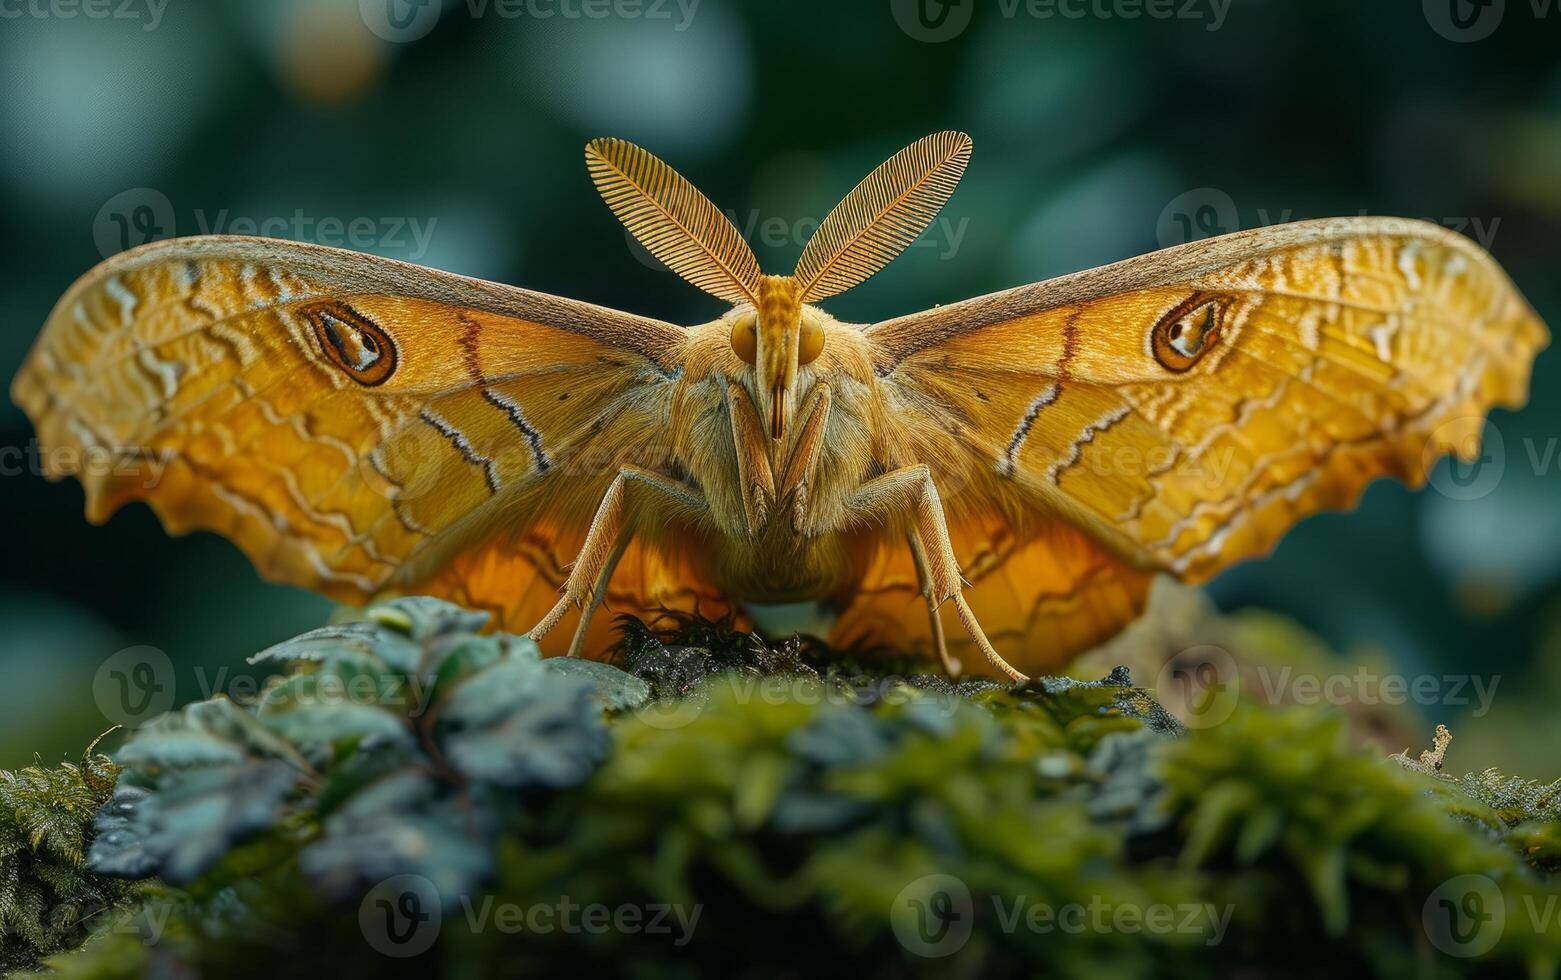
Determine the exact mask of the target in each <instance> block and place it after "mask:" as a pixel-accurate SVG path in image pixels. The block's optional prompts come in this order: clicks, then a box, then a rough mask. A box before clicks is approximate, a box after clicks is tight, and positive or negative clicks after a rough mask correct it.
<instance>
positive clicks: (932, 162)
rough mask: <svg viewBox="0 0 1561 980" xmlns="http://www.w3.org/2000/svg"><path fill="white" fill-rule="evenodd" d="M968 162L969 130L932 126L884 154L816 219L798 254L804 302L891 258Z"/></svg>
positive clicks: (934, 211) (939, 204) (943, 199)
mask: <svg viewBox="0 0 1561 980" xmlns="http://www.w3.org/2000/svg"><path fill="white" fill-rule="evenodd" d="M969 162H970V137H969V136H966V135H965V134H964V133H960V132H953V131H949V132H942V133H933V134H932V135H931V136H925V137H923V138H921V139H919V140H917V141H916V142H914V143H912V144H911V145H910V146H907V147H906V148H905V149H903V150H901V151H900V152H898V153H896V154H895V155H894V156H892V157H890V158H889V159H888V160H885V161H884V162H883V163H882V164H880V165H879V166H878V169H876V170H874V171H873V172H872V173H870V174H868V175H867V177H866V179H864V180H863V181H862V182H861V183H860V184H857V185H856V187H855V188H854V189H853V190H852V191H851V193H849V194H847V195H846V196H845V199H844V200H842V201H841V202H840V203H839V204H837V205H835V209H834V210H833V211H831V212H829V217H827V218H825V219H824V222H823V224H821V225H819V228H818V231H816V232H815V233H814V234H813V237H812V238H811V239H809V241H808V244H807V247H806V248H804V249H803V250H802V258H801V259H799V260H798V261H797V271H796V273H795V275H796V278H797V280H798V282H799V283H800V284H801V287H802V301H803V302H804V303H810V302H813V301H814V300H820V299H823V298H825V297H826V296H833V295H835V294H836V293H843V292H845V291H846V290H847V289H850V288H851V287H852V286H855V285H857V284H858V283H860V282H862V281H863V280H865V279H867V278H868V277H869V276H871V275H873V274H874V273H876V272H877V271H878V270H880V269H882V268H883V267H884V266H886V265H888V264H889V263H890V262H891V261H893V259H894V257H895V256H897V255H899V254H900V253H901V252H903V251H905V249H906V248H908V247H909V246H910V244H911V242H913V241H915V240H916V236H917V235H920V234H921V233H922V231H923V230H924V229H925V228H926V227H927V226H928V225H929V224H931V223H932V219H933V218H935V217H937V215H938V212H939V211H940V210H942V208H943V205H944V204H945V203H947V202H948V199H949V196H950V195H951V194H953V193H954V188H955V187H956V186H957V185H958V184H959V178H960V177H962V176H963V175H964V173H965V165H966V164H968V163H969Z"/></svg>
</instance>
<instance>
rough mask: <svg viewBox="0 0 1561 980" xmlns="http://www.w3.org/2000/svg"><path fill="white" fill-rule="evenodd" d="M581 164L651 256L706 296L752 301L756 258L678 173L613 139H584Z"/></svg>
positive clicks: (755, 302)
mask: <svg viewBox="0 0 1561 980" xmlns="http://www.w3.org/2000/svg"><path fill="white" fill-rule="evenodd" d="M585 163H586V167H587V168H588V169H589V170H590V171H591V180H593V181H594V182H595V183H596V189H597V191H599V192H600V193H601V195H602V199H603V200H605V201H606V202H607V206H608V207H609V208H611V209H612V213H613V214H615V215H617V216H618V220H619V221H621V222H623V225H624V227H625V228H627V229H629V233H630V234H632V235H633V236H634V237H635V238H636V239H638V240H639V243H640V244H641V245H644V246H645V247H646V248H647V249H649V250H650V253H651V254H652V255H654V256H655V257H656V258H658V259H660V260H661V261H662V262H664V263H666V265H667V267H668V268H670V269H671V270H672V271H673V272H676V273H677V274H678V275H680V276H682V277H683V278H684V279H687V280H688V281H689V282H691V283H693V284H694V285H696V286H698V287H699V288H700V289H703V290H704V291H705V292H707V293H710V294H711V295H713V296H717V297H720V298H721V299H724V300H728V301H730V302H733V303H752V304H753V305H754V306H758V302H759V301H758V295H759V260H758V259H756V258H754V256H753V250H752V249H750V248H749V247H748V243H747V242H745V241H743V238H742V235H740V234H738V232H737V229H736V228H735V227H733V226H732V223H731V221H729V220H727V217H726V215H724V214H722V213H721V212H720V210H719V209H717V208H716V206H715V205H714V204H712V203H710V199H709V198H707V197H705V196H704V195H703V194H701V193H699V190H698V189H697V188H695V187H694V185H693V184H691V183H689V182H688V180H686V179H685V178H684V177H683V175H682V174H680V173H678V172H677V171H676V170H673V169H672V168H671V167H669V166H668V165H667V164H666V163H664V162H663V161H662V160H660V159H659V158H658V157H656V156H655V155H654V154H652V153H651V152H649V151H648V150H645V149H642V148H640V147H638V146H635V145H634V144H633V143H630V142H627V141H625V140H620V139H610V138H608V139H596V140H592V141H591V142H590V143H588V144H586V147H585Z"/></svg>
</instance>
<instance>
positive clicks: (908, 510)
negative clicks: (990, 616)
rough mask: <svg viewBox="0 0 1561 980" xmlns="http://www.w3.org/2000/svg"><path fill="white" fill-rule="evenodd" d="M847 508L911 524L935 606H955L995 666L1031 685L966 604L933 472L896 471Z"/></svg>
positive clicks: (865, 488)
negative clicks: (988, 636)
mask: <svg viewBox="0 0 1561 980" xmlns="http://www.w3.org/2000/svg"><path fill="white" fill-rule="evenodd" d="M846 506H847V507H848V508H850V509H851V510H853V511H855V512H856V513H857V514H858V515H860V516H861V517H864V518H867V519H869V520H871V519H874V518H878V519H884V518H890V519H892V518H897V517H898V518H902V519H904V518H909V519H910V521H911V526H912V528H914V532H915V534H916V536H917V538H919V539H920V541H921V545H922V549H923V551H924V553H925V557H926V559H927V571H928V574H929V577H930V578H931V582H932V597H931V600H930V601H931V604H932V606H933V607H934V608H938V607H941V606H942V605H943V603H945V602H953V603H954V609H955V610H956V611H957V612H958V613H959V622H960V625H962V626H964V627H965V632H967V633H969V634H970V638H971V639H972V640H974V641H975V644H976V646H977V647H978V648H979V649H980V650H981V652H982V654H984V655H985V656H986V658H987V660H989V661H990V662H991V663H992V666H994V667H996V668H997V669H998V670H1001V671H1002V672H1003V673H1005V674H1007V675H1008V676H1009V677H1011V678H1013V679H1014V680H1016V681H1023V680H1029V678H1028V677H1026V676H1025V675H1024V674H1021V673H1020V672H1019V671H1017V670H1015V669H1014V667H1013V665H1012V664H1010V663H1009V662H1008V661H1006V660H1004V659H1003V657H1002V655H1001V654H999V653H998V652H997V650H995V649H994V648H993V647H992V643H991V641H990V640H988V639H987V637H986V633H985V632H984V631H983V630H982V629H981V624H980V623H979V622H977V620H976V614H975V613H974V612H972V611H971V609H970V604H969V603H968V602H966V601H965V595H964V591H963V585H964V580H963V579H961V578H960V574H959V562H958V560H956V559H955V557H954V545H953V543H952V542H951V541H950V540H949V527H948V521H947V520H945V518H944V516H943V501H942V500H941V499H939V497H938V488H937V485H936V484H934V483H933V482H932V471H931V470H930V469H928V468H927V466H926V464H924V463H921V464H917V465H915V466H907V467H904V468H902V469H898V470H892V471H890V472H888V473H885V474H884V475H883V476H879V477H874V478H873V479H871V480H868V481H867V482H866V483H864V484H862V485H861V486H860V487H858V488H857V489H856V492H855V493H853V494H852V495H851V496H850V497H848V498H847V499H846Z"/></svg>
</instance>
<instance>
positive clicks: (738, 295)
mask: <svg viewBox="0 0 1561 980" xmlns="http://www.w3.org/2000/svg"><path fill="white" fill-rule="evenodd" d="M585 160H586V167H587V168H588V169H589V170H590V172H591V179H592V181H593V182H594V183H595V184H596V189H597V190H598V191H599V192H601V195H602V199H603V200H605V201H606V202H607V206H608V207H610V208H611V209H612V211H613V214H615V215H617V216H618V220H620V221H622V222H623V225H624V227H625V228H627V229H628V230H629V233H630V234H632V235H633V236H634V237H635V238H636V239H638V240H639V242H640V244H642V245H644V246H645V247H646V248H647V249H649V250H650V252H651V254H653V255H655V256H656V257H657V258H658V259H660V260H661V261H662V262H664V263H665V264H666V265H667V267H668V268H670V269H671V270H672V271H673V272H676V273H677V274H678V275H680V276H682V277H683V278H684V279H687V280H688V281H689V282H691V283H693V284H694V285H695V286H698V287H699V288H700V289H703V290H704V291H705V292H707V293H710V294H711V295H712V296H717V297H720V298H721V299H724V300H727V301H728V302H731V303H735V304H738V305H739V306H743V305H746V306H747V307H749V309H748V310H744V311H742V312H740V313H738V314H737V316H736V317H735V318H734V320H733V324H732V350H733V351H735V352H736V353H737V356H738V357H740V358H741V359H742V360H743V361H744V362H745V363H747V364H750V365H752V366H753V371H754V382H755V384H754V391H755V393H756V394H757V395H758V399H759V402H760V404H759V410H760V412H761V413H762V414H763V415H764V416H765V417H766V418H767V420H768V422H769V429H770V435H771V436H772V437H773V438H775V439H779V438H780V437H781V436H782V435H783V434H784V433H785V431H786V421H787V419H786V414H787V412H788V411H789V410H790V405H791V401H792V398H791V395H792V392H793V390H794V389H795V388H796V384H797V371H798V369H799V368H800V367H801V366H802V365H804V364H808V363H809V362H811V361H813V360H815V359H816V358H817V357H818V356H819V354H821V353H822V352H823V348H824V330H823V325H822V324H821V323H819V322H818V319H817V317H816V315H815V314H814V313H812V312H811V311H810V310H809V309H808V306H807V304H809V303H815V302H817V301H819V300H821V299H824V298H826V297H829V296H834V295H836V294H837V293H842V292H844V291H845V290H847V289H850V288H851V287H852V286H855V285H856V284H857V283H859V282H862V281H863V280H864V279H867V278H868V277H869V276H871V275H873V274H874V273H876V272H877V271H878V270H879V269H882V268H883V267H884V266H886V265H888V264H889V262H890V261H891V260H893V259H894V257H895V256H897V255H899V254H900V253H901V252H903V251H904V250H905V249H907V248H909V247H910V245H911V243H912V242H914V241H915V240H916V237H917V236H918V235H920V234H921V233H922V231H924V230H925V229H926V227H927V226H928V225H929V224H931V223H932V220H933V218H935V217H936V216H937V214H938V211H939V209H940V208H942V207H943V205H944V203H945V202H947V201H948V199H949V195H951V194H953V193H954V187H955V185H957V184H958V183H959V179H960V177H961V176H962V175H963V174H964V172H965V165H966V164H967V163H969V162H970V137H969V136H966V135H965V134H964V133H958V132H952V131H950V132H943V133H933V134H932V135H931V136H927V137H924V138H922V139H919V140H917V141H916V142H915V143H912V144H911V145H910V146H907V147H906V148H905V149H903V150H901V151H900V152H898V153H896V154H895V155H894V156H892V157H890V158H889V159H888V160H886V161H884V162H883V163H882V164H880V165H879V166H878V168H877V169H876V170H874V171H873V172H872V173H871V174H868V175H867V177H866V178H865V179H864V180H863V181H862V182H861V183H860V184H858V185H857V186H856V188H855V189H854V190H852V191H851V193H849V194H847V195H846V196H845V199H844V200H842V201H841V202H840V203H839V204H837V205H836V206H835V208H834V210H832V211H830V213H829V216H828V217H826V218H825V219H824V220H823V221H822V222H820V223H819V228H818V231H817V232H815V233H814V235H813V237H812V238H811V239H810V240H809V241H808V244H807V246H806V247H804V248H803V250H802V257H801V258H800V259H799V260H798V262H797V271H796V272H795V273H794V274H793V275H790V276H766V275H764V274H762V273H761V272H760V271H759V262H758V260H757V259H756V258H754V254H753V250H752V249H750V248H749V247H748V243H747V242H746V241H744V240H743V237H742V235H741V234H740V233H739V232H738V231H737V228H736V227H735V226H733V224H732V223H731V221H730V220H729V219H728V218H727V217H726V215H725V214H723V213H722V212H721V211H720V209H719V208H717V207H716V206H715V205H714V204H713V203H711V201H710V200H709V199H708V198H706V197H705V196H704V195H703V194H701V193H699V191H698V190H697V189H696V188H695V187H694V185H693V184H690V183H689V182H688V181H687V180H686V179H685V178H684V177H683V176H682V175H681V174H679V173H678V172H677V171H676V170H673V169H672V168H671V167H670V166H668V165H667V164H666V163H664V162H662V161H661V160H660V159H658V158H657V157H655V156H654V155H652V154H651V153H650V152H649V151H647V150H644V149H641V148H640V147H638V146H635V145H634V144H633V143H628V142H625V141H623V140H617V139H598V140H592V141H591V142H590V143H589V144H588V145H587V146H586V148H585Z"/></svg>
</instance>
